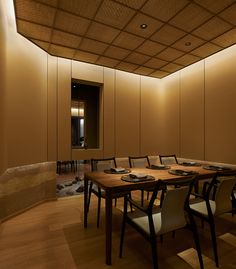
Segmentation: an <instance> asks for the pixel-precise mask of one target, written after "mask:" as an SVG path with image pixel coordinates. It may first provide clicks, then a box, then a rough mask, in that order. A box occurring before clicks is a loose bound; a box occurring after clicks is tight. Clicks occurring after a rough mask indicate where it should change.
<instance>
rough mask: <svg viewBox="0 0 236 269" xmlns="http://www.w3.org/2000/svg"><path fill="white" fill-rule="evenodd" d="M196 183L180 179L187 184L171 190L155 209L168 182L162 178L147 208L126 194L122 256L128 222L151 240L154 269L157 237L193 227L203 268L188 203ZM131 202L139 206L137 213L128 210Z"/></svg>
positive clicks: (121, 245) (136, 209)
mask: <svg viewBox="0 0 236 269" xmlns="http://www.w3.org/2000/svg"><path fill="white" fill-rule="evenodd" d="M194 183H195V178H191V179H187V180H184V181H182V182H179V186H181V185H185V186H182V187H179V188H176V189H170V190H168V191H167V192H166V194H165V197H164V200H163V204H162V207H161V208H160V207H159V208H158V209H155V207H154V201H155V199H156V196H157V193H158V191H160V190H162V189H163V184H164V183H163V182H162V181H161V180H159V181H158V182H157V184H156V186H155V188H154V190H153V194H152V197H151V199H150V202H149V204H148V206H147V207H142V206H140V205H139V204H137V203H136V202H135V201H133V200H132V199H130V198H129V197H127V196H126V197H125V206H124V214H123V224H122V230H121V240H120V257H122V251H123V242H124V235H125V227H126V223H128V224H130V225H131V226H132V227H133V228H134V229H136V230H137V231H138V232H139V233H141V234H142V235H143V236H144V237H145V239H146V240H148V241H149V242H150V244H151V248H152V258H153V268H154V269H157V268H158V258H157V241H156V237H157V236H159V235H160V236H161V235H163V234H165V233H168V232H171V231H175V230H177V229H180V228H184V227H189V228H191V230H192V232H193V235H194V240H195V244H196V249H197V252H198V258H199V262H200V267H201V268H204V266H203V261H202V256H201V249H200V244H199V239H198V234H197V230H196V225H195V223H194V219H193V217H192V216H191V214H190V211H189V206H188V203H189V202H188V201H189V195H190V191H191V189H192V187H193V184H194ZM128 201H129V202H130V203H131V204H132V206H133V207H134V208H135V211H134V212H129V213H128V212H127V202H128ZM186 212H187V213H188V214H189V220H190V223H188V222H187V220H186V215H185V213H186Z"/></svg>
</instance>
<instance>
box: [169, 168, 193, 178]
mask: <svg viewBox="0 0 236 269" xmlns="http://www.w3.org/2000/svg"><path fill="white" fill-rule="evenodd" d="M168 173H170V174H172V175H175V176H192V175H196V174H198V172H196V171H190V170H182V169H171V170H169V171H168Z"/></svg>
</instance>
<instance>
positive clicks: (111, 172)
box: [104, 168, 131, 174]
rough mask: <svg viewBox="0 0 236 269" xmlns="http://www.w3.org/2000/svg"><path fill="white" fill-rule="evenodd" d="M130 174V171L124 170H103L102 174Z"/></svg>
mask: <svg viewBox="0 0 236 269" xmlns="http://www.w3.org/2000/svg"><path fill="white" fill-rule="evenodd" d="M130 172H131V171H130V169H124V170H122V171H116V170H114V169H112V168H111V169H105V170H104V173H106V174H128V173H130Z"/></svg>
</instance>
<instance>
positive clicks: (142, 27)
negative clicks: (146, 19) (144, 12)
mask: <svg viewBox="0 0 236 269" xmlns="http://www.w3.org/2000/svg"><path fill="white" fill-rule="evenodd" d="M147 27H148V26H147V24H146V23H142V24H140V28H141V29H146V28H147Z"/></svg>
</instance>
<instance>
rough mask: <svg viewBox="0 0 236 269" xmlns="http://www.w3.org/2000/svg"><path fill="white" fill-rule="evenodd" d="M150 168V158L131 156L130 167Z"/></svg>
mask: <svg viewBox="0 0 236 269" xmlns="http://www.w3.org/2000/svg"><path fill="white" fill-rule="evenodd" d="M146 166H150V161H149V158H148V156H136V157H131V156H129V167H131V168H135V167H146Z"/></svg>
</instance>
